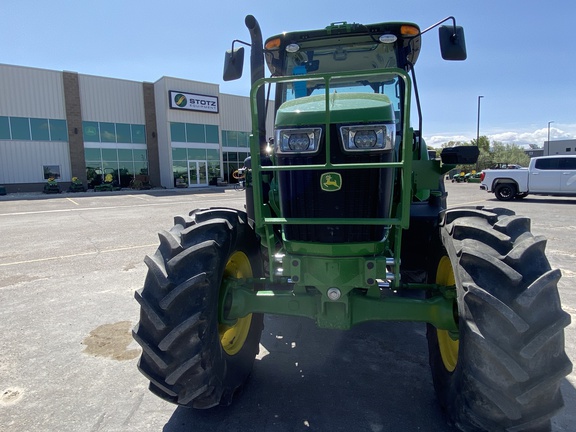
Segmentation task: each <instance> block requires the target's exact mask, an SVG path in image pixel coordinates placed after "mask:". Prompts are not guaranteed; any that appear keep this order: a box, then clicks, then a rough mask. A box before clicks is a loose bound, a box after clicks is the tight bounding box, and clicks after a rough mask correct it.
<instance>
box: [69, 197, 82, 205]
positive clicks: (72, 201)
mask: <svg viewBox="0 0 576 432" xmlns="http://www.w3.org/2000/svg"><path fill="white" fill-rule="evenodd" d="M66 199H67V200H68V201H70V202H71V203H72V204H76V205H77V206H79V205H80V204H78V203H77V202H76V201H74V200H73V199H72V198H66Z"/></svg>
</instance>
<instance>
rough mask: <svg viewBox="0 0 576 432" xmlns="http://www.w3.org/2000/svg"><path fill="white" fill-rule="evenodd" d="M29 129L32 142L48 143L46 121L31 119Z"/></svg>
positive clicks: (48, 135) (48, 130) (48, 129)
mask: <svg viewBox="0 0 576 432" xmlns="http://www.w3.org/2000/svg"><path fill="white" fill-rule="evenodd" d="M30 129H31V130H32V139H33V140H34V141H50V128H49V125H48V119H39V118H31V119H30Z"/></svg>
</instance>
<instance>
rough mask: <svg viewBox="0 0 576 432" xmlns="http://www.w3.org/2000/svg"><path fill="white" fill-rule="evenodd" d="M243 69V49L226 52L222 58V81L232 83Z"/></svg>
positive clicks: (240, 74)
mask: <svg viewBox="0 0 576 432" xmlns="http://www.w3.org/2000/svg"><path fill="white" fill-rule="evenodd" d="M243 68H244V47H240V48H237V49H235V50H234V51H231V50H228V51H226V54H225V56H224V74H223V78H224V81H233V80H236V79H238V78H240V77H241V76H242V69H243Z"/></svg>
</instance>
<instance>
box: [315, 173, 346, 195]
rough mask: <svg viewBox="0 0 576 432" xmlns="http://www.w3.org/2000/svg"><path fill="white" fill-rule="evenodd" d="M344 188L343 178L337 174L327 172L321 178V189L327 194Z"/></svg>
mask: <svg viewBox="0 0 576 432" xmlns="http://www.w3.org/2000/svg"><path fill="white" fill-rule="evenodd" d="M341 187H342V176H341V175H340V174H338V173H336V172H327V173H324V174H322V175H321V176H320V188H321V189H322V190H323V191H326V192H336V191H338V190H340V188H341Z"/></svg>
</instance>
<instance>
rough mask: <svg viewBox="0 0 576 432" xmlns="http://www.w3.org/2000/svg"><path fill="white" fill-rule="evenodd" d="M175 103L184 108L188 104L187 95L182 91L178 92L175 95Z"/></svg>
mask: <svg viewBox="0 0 576 432" xmlns="http://www.w3.org/2000/svg"><path fill="white" fill-rule="evenodd" d="M174 103H175V104H176V105H178V106H179V107H180V108H183V107H185V106H186V104H187V103H188V101H187V100H186V96H184V95H183V94H182V93H178V94H176V96H174Z"/></svg>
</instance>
